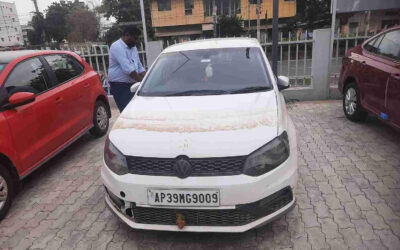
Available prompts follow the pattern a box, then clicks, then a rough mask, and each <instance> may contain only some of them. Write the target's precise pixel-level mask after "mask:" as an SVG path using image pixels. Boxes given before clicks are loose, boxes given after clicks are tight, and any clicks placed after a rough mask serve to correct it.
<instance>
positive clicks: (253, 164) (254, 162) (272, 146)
mask: <svg viewBox="0 0 400 250" xmlns="http://www.w3.org/2000/svg"><path fill="white" fill-rule="evenodd" d="M289 154H290V147H289V139H288V135H287V133H286V131H285V132H283V133H282V134H281V135H280V136H278V137H276V138H275V139H273V140H272V141H270V142H268V143H267V144H266V145H264V146H263V147H261V148H260V149H258V150H257V151H255V152H254V153H252V154H251V155H249V157H248V158H247V160H246V163H245V166H244V174H245V175H250V176H259V175H262V174H265V173H267V172H269V171H271V170H272V169H274V168H276V167H277V166H279V165H280V164H282V163H283V162H284V161H286V159H287V158H288V157H289Z"/></svg>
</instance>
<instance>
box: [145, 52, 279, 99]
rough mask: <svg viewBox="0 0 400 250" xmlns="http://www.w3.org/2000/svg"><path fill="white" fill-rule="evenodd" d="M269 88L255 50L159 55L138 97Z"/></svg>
mask: <svg viewBox="0 0 400 250" xmlns="http://www.w3.org/2000/svg"><path fill="white" fill-rule="evenodd" d="M267 89H272V85H271V83H270V81H269V78H268V76H267V70H266V67H265V62H264V57H263V54H262V52H261V50H260V49H259V48H255V47H253V48H226V49H208V50H191V51H182V52H173V53H165V54H162V55H161V56H160V57H159V59H158V60H157V62H156V63H155V65H154V67H153V69H152V70H151V72H149V75H148V77H147V79H146V80H145V82H144V83H143V87H142V88H141V90H140V92H139V93H138V95H142V96H167V95H168V96H173V95H175V94H176V95H185V93H186V94H187V95H208V94H229V93H239V92H240V90H245V91H248V92H251V91H261V90H267Z"/></svg>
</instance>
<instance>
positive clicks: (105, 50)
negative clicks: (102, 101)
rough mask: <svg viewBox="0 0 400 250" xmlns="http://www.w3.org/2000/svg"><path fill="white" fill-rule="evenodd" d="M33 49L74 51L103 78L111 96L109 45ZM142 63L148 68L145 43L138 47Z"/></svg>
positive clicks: (36, 47) (39, 48) (39, 47)
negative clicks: (108, 74) (108, 71)
mask: <svg viewBox="0 0 400 250" xmlns="http://www.w3.org/2000/svg"><path fill="white" fill-rule="evenodd" d="M32 48H33V49H38V50H67V51H72V52H75V53H76V54H78V55H79V56H81V57H82V58H83V59H84V60H85V61H86V62H87V63H88V64H89V65H90V66H91V67H92V68H93V69H94V70H95V71H96V72H97V73H98V74H99V75H100V77H101V79H102V82H103V87H104V89H105V90H106V92H107V94H110V85H109V84H108V77H107V70H108V64H109V61H108V56H109V51H110V48H109V46H108V45H98V44H96V45H90V46H89V45H59V46H57V47H52V46H32ZM137 49H138V52H139V57H140V61H141V62H142V64H143V66H144V67H145V68H147V60H146V52H145V51H144V46H143V43H140V44H139V45H138V46H137Z"/></svg>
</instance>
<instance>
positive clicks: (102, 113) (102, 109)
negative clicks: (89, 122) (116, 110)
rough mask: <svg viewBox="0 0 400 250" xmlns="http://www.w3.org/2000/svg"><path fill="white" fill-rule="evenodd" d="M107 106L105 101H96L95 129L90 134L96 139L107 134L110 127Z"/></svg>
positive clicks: (94, 112) (94, 111)
mask: <svg viewBox="0 0 400 250" xmlns="http://www.w3.org/2000/svg"><path fill="white" fill-rule="evenodd" d="M109 125H110V124H109V115H108V111H107V105H106V104H105V103H104V102H103V101H96V103H95V105H94V110H93V128H92V129H90V133H91V134H92V135H93V136H94V137H102V136H104V135H105V134H107V131H108V126H109Z"/></svg>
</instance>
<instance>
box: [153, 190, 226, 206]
mask: <svg viewBox="0 0 400 250" xmlns="http://www.w3.org/2000/svg"><path fill="white" fill-rule="evenodd" d="M147 201H148V203H149V205H153V206H176V207H217V206H219V204H220V199H219V190H174V189H148V191H147Z"/></svg>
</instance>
